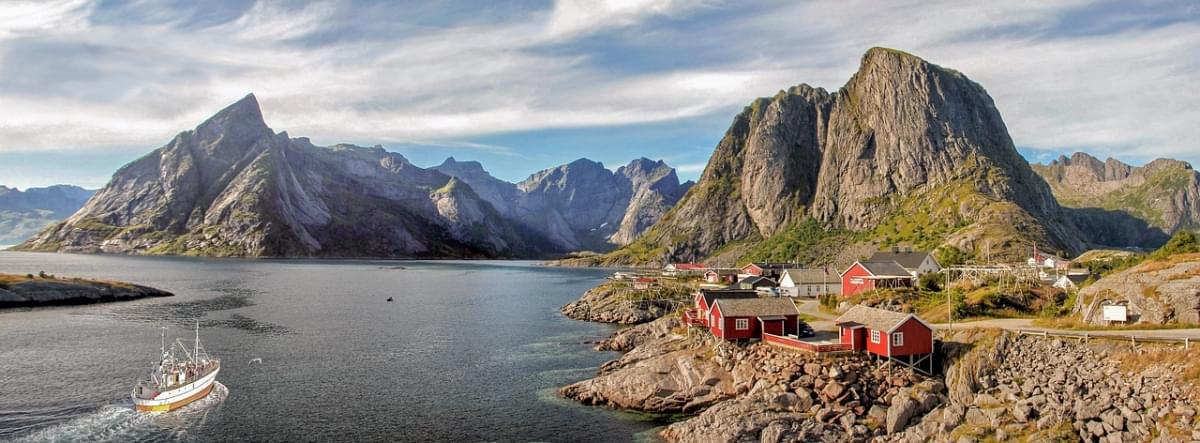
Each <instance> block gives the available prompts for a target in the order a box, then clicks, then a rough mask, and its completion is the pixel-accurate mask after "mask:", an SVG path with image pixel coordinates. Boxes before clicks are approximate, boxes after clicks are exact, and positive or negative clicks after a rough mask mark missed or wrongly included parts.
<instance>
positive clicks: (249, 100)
mask: <svg viewBox="0 0 1200 443" xmlns="http://www.w3.org/2000/svg"><path fill="white" fill-rule="evenodd" d="M264 131H265V132H267V133H268V134H269V133H270V128H269V127H267V122H266V121H265V120H264V119H263V115H262V109H261V108H259V105H258V98H256V97H255V96H254V94H247V95H246V96H245V97H242V98H241V99H240V100H238V101H236V102H234V103H233V104H231V105H229V106H226V107H225V108H224V109H222V110H220V111H218V112H217V113H216V114H213V116H212V117H209V118H208V120H205V121H204V122H203V123H201V124H200V125H199V126H197V127H196V135H197V136H198V137H200V138H202V139H203V138H212V137H214V136H219V135H225V136H232V137H239V138H240V137H245V136H250V135H261V133H262V132H264Z"/></svg>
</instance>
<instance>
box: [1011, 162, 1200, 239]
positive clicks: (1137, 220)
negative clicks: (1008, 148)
mask: <svg viewBox="0 0 1200 443" xmlns="http://www.w3.org/2000/svg"><path fill="white" fill-rule="evenodd" d="M1033 168H1034V170H1035V171H1037V173H1038V174H1040V175H1041V176H1042V178H1044V179H1045V180H1046V182H1047V183H1049V184H1050V188H1051V189H1052V190H1053V192H1054V196H1055V197H1057V198H1058V201H1059V202H1060V203H1062V204H1063V205H1064V206H1067V207H1069V208H1072V209H1073V211H1072V212H1073V217H1074V218H1075V223H1076V224H1077V225H1079V226H1080V228H1082V229H1084V231H1085V232H1088V233H1089V235H1090V236H1091V241H1092V242H1093V243H1097V244H1101V245H1118V246H1127V245H1128V246H1141V247H1147V248H1152V247H1158V246H1160V245H1162V243H1163V242H1165V241H1166V240H1167V238H1169V237H1170V236H1171V234H1173V233H1174V232H1175V231H1177V230H1179V229H1198V228H1200V173H1198V172H1197V171H1196V170H1195V169H1192V166H1191V165H1190V164H1188V163H1186V162H1182V161H1179V160H1171V159H1157V160H1154V161H1152V162H1150V163H1147V164H1146V165H1145V166H1130V165H1128V164H1125V163H1122V162H1121V161H1119V160H1116V159H1113V158H1109V159H1107V160H1104V161H1100V159H1097V158H1095V157H1092V156H1091V155H1088V154H1086V153H1082V152H1077V153H1075V154H1073V155H1071V156H1070V157H1066V156H1062V157H1059V158H1058V159H1057V160H1054V161H1052V162H1050V163H1049V164H1046V165H1042V164H1035V165H1033Z"/></svg>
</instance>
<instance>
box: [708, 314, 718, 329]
mask: <svg viewBox="0 0 1200 443" xmlns="http://www.w3.org/2000/svg"><path fill="white" fill-rule="evenodd" d="M708 324H710V325H714V326H716V328H717V329H721V326H720V325H718V324H717V315H716V314H713V313H711V312H710V313H709V314H708Z"/></svg>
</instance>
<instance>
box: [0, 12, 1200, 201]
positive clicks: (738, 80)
mask: <svg viewBox="0 0 1200 443" xmlns="http://www.w3.org/2000/svg"><path fill="white" fill-rule="evenodd" d="M871 46H888V47H894V48H899V49H903V50H906V51H909V52H912V53H915V54H917V55H920V56H922V57H924V58H926V59H927V60H930V61H932V62H934V63H937V64H940V65H943V66H947V67H951V68H954V69H957V70H959V71H962V72H964V73H966V74H967V75H968V76H969V77H971V78H972V79H974V80H975V81H977V82H979V83H981V84H982V85H984V87H986V88H987V89H988V91H989V92H990V93H991V94H992V96H993V98H994V99H995V100H996V104H997V106H998V107H999V108H1000V111H1001V113H1002V114H1003V116H1004V119H1005V122H1006V123H1007V125H1008V128H1009V130H1010V132H1011V133H1012V136H1013V139H1014V141H1015V142H1016V144H1017V145H1018V147H1019V148H1020V150H1021V152H1022V153H1023V154H1025V156H1026V157H1027V158H1028V159H1029V160H1030V161H1033V162H1043V161H1048V160H1050V159H1052V158H1053V157H1055V156H1057V155H1058V154H1060V153H1070V152H1073V151H1077V150H1084V151H1088V152H1091V153H1093V154H1095V155H1097V156H1099V157H1101V158H1103V157H1106V156H1113V157H1117V158H1119V159H1122V160H1125V161H1127V162H1130V163H1134V164H1140V163H1144V162H1146V161H1148V160H1151V159H1153V158H1156V157H1174V158H1180V159H1184V160H1188V161H1191V162H1193V163H1195V162H1197V161H1200V147H1198V146H1197V144H1196V142H1195V140H1197V139H1198V138H1200V137H1198V136H1200V134H1198V132H1200V129H1198V128H1200V125H1198V124H1197V122H1200V107H1197V106H1196V105H1195V104H1196V103H1197V102H1200V87H1197V86H1196V85H1197V84H1200V82H1198V80H1200V78H1197V77H1198V75H1197V72H1200V3H1198V2H1195V1H1146V2H1126V1H1099V2H1097V1H1077V0H1063V1H1054V2H1037V1H1013V2H974V3H973V2H958V1H954V2H938V1H916V0H912V1H906V0H905V1H889V2H876V1H853V0H852V1H837V2H776V1H769V2H751V1H737V2H734V1H720V0H700V1H680V0H586V1H585V0H559V1H548V0H547V1H530V2H518V1H481V2H403V3H402V2H391V1H370V2H367V1H334V2H322V3H315V2H287V1H254V0H229V1H205V2H193V1H99V2H89V1H81V0H39V1H24V0H16V1H5V2H0V184H6V185H15V186H19V187H29V186H41V185H48V184H53V183H75V184H81V185H85V186H88V187H99V186H101V185H103V184H104V183H105V182H106V181H107V179H108V177H109V176H110V175H111V174H112V172H113V171H114V170H115V169H116V168H117V167H119V166H120V165H121V164H124V163H125V162H128V161H130V160H132V159H134V158H137V157H138V156H141V155H144V154H145V153H146V152H149V151H150V150H152V149H154V148H157V147H159V146H161V145H163V144H164V143H166V142H167V141H168V140H170V138H171V137H172V136H173V135H174V134H176V133H178V132H180V131H182V130H186V129H189V128H192V127H194V126H195V125H196V124H198V123H199V122H200V121H202V120H204V118H205V117H207V116H208V115H210V114H212V113H213V112H215V111H217V110H218V109H220V108H221V107H223V106H225V105H226V104H228V103H231V102H233V101H235V100H237V99H238V98H240V97H242V96H244V95H245V94H246V93H249V92H253V93H255V95H256V96H257V97H258V99H259V101H260V103H261V104H262V107H263V112H264V114H265V116H266V119H267V123H268V124H269V125H271V127H273V128H274V129H275V130H277V131H283V130H286V131H288V133H289V134H291V135H292V136H307V137H310V138H312V139H313V140H314V142H317V143H319V144H333V143H342V142H345V143H355V144H360V145H374V144H382V145H384V146H385V147H387V148H388V149H391V150H393V151H396V152H400V153H403V154H404V155H406V156H408V157H409V158H410V159H412V160H413V162H414V163H416V164H418V165H426V166H427V165H433V164H437V163H440V162H441V160H442V159H444V158H445V157H447V156H454V157H456V158H458V159H460V160H468V159H471V160H480V161H482V162H483V163H484V165H485V166H486V167H487V168H488V169H489V170H491V171H492V172H493V173H494V174H495V175H496V176H498V177H500V178H503V179H507V180H513V181H516V180H520V179H522V178H524V177H525V176H527V175H528V174H530V173H532V172H534V171H536V170H538V169H542V168H546V167H551V166H555V165H558V164H562V163H566V162H568V161H571V160H574V159H576V158H579V157H588V158H592V159H594V160H598V161H602V162H604V163H605V164H606V165H608V166H610V167H616V166H618V165H620V164H623V163H625V162H627V161H629V160H631V159H633V158H636V157H640V156H645V157H650V158H655V159H659V158H661V159H664V160H666V161H667V162H668V163H669V164H671V165H672V166H676V167H678V168H679V169H680V175H681V176H682V177H683V178H685V179H687V178H696V177H697V176H698V175H699V173H700V172H701V170H702V169H703V166H704V164H705V162H706V161H707V160H708V157H709V155H710V154H711V152H712V148H713V147H714V146H715V145H716V143H717V141H718V140H719V139H720V137H721V135H722V134H723V133H724V131H725V129H726V128H727V126H728V125H729V122H730V121H731V119H732V117H733V115H734V114H736V113H737V112H738V111H739V110H740V109H741V108H742V107H743V106H745V105H746V104H747V103H749V102H750V101H751V100H752V99H753V98H754V97H759V96H769V95H772V94H774V93H775V92H776V91H778V90H780V89H784V88H787V87H789V86H792V85H795V84H799V83H809V84H812V85H815V86H821V87H825V88H827V89H836V88H838V87H840V86H841V85H842V84H844V83H845V81H846V80H847V79H848V78H849V76H850V75H851V74H852V73H853V72H854V70H855V68H856V67H857V64H858V61H859V58H860V56H861V55H862V53H863V52H864V51H865V50H866V49H867V48H869V47H871Z"/></svg>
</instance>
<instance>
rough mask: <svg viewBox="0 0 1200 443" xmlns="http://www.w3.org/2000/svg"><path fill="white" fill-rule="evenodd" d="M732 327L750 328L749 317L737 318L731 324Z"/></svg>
mask: <svg viewBox="0 0 1200 443" xmlns="http://www.w3.org/2000/svg"><path fill="white" fill-rule="evenodd" d="M733 327H734V328H736V329H739V330H746V329H750V319H748V318H739V319H737V324H735V325H733Z"/></svg>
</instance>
